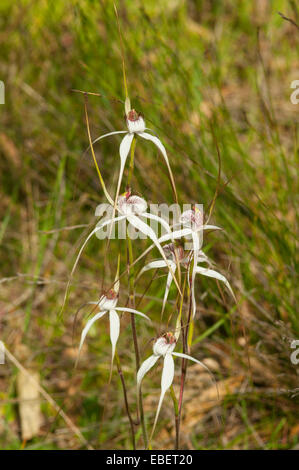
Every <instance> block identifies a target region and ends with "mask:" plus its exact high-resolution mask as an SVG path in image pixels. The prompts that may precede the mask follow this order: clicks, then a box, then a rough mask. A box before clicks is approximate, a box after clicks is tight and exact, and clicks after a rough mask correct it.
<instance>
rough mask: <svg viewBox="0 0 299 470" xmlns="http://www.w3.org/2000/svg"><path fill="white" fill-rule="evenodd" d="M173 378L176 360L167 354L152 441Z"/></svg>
mask: <svg viewBox="0 0 299 470" xmlns="http://www.w3.org/2000/svg"><path fill="white" fill-rule="evenodd" d="M173 378H174V360H173V357H172V355H171V354H166V355H165V357H164V364H163V371H162V378H161V395H160V399H159V403H158V408H157V412H156V417H155V421H154V426H153V430H152V433H151V437H150V441H151V438H152V437H153V434H154V432H155V428H156V424H157V421H158V417H159V414H160V410H161V405H162V402H163V399H164V396H165V393H166V392H167V390H168V389H169V387H170V386H171V384H172V382H173Z"/></svg>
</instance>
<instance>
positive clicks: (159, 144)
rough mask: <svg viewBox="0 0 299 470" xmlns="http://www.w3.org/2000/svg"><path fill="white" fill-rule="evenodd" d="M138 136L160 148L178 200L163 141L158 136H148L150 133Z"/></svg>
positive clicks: (142, 133)
mask: <svg viewBox="0 0 299 470" xmlns="http://www.w3.org/2000/svg"><path fill="white" fill-rule="evenodd" d="M138 135H139V136H140V137H142V138H143V139H145V140H150V141H151V142H153V144H155V145H156V147H158V149H159V150H160V152H161V153H162V155H163V157H164V160H165V163H166V165H167V169H168V172H169V176H170V180H171V184H172V187H173V190H174V192H175V195H176V198H177V194H176V189H175V184H174V179H173V174H172V171H171V168H170V164H169V160H168V156H167V153H166V150H165V147H164V145H163V144H162V142H161V140H160V139H158V137H156V136H154V135H151V134H148V132H139V133H138Z"/></svg>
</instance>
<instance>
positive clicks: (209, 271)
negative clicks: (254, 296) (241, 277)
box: [195, 266, 237, 302]
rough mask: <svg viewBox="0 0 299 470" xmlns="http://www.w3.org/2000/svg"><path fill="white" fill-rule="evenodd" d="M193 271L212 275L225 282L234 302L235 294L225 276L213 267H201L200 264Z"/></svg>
mask: <svg viewBox="0 0 299 470" xmlns="http://www.w3.org/2000/svg"><path fill="white" fill-rule="evenodd" d="M195 271H196V273H198V274H202V275H203V276H208V277H213V278H214V279H218V280H219V281H222V282H223V283H224V284H225V286H226V287H227V288H228V290H229V292H230V293H231V295H232V297H233V299H234V300H235V302H236V301H237V300H236V297H235V294H234V292H233V290H232V288H231V286H230V283H229V282H228V280H227V279H226V277H225V276H223V275H222V274H220V273H218V272H217V271H214V269H208V268H202V267H201V266H196V268H195Z"/></svg>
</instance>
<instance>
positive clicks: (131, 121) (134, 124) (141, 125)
mask: <svg viewBox="0 0 299 470" xmlns="http://www.w3.org/2000/svg"><path fill="white" fill-rule="evenodd" d="M126 120H127V126H128V130H129V132H130V134H132V133H134V132H144V131H145V122H144V119H143V117H142V115H141V114H139V113H137V111H135V109H131V110H130V111H129V112H128V113H127V114H126Z"/></svg>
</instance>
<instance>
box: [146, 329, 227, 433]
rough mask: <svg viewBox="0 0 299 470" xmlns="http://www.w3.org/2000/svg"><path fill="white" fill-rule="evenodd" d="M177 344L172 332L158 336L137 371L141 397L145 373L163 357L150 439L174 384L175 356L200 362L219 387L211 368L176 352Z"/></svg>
mask: <svg viewBox="0 0 299 470" xmlns="http://www.w3.org/2000/svg"><path fill="white" fill-rule="evenodd" d="M175 346H176V338H175V336H174V335H173V334H172V333H171V332H168V333H166V334H165V335H163V336H161V337H160V338H158V339H157V340H156V341H155V343H154V345H153V354H152V355H151V356H150V357H149V358H148V359H146V360H145V361H144V362H143V363H142V364H141V366H140V369H139V370H138V373H137V397H139V393H140V387H141V382H142V380H143V378H144V376H145V374H147V372H148V371H149V370H150V369H151V368H152V367H153V366H154V365H155V364H156V362H157V361H158V360H159V359H160V358H163V370H162V377H161V395H160V399H159V403H158V408H157V411H156V416H155V421H154V425H153V430H152V432H151V437H150V441H151V439H152V437H153V434H154V432H155V428H156V424H157V421H158V417H159V414H160V410H161V406H162V402H163V399H164V396H165V393H166V392H167V390H168V389H169V388H170V386H171V385H172V382H173V379H174V360H173V356H176V357H181V358H185V359H189V360H190V361H193V362H196V363H197V364H200V365H201V366H202V367H203V368H204V369H206V370H207V371H208V372H209V374H210V375H211V376H212V378H213V381H214V384H215V385H216V388H217V384H216V381H215V379H214V376H213V374H212V373H211V372H210V370H209V368H208V367H207V366H206V365H205V364H203V363H202V362H200V361H198V360H197V359H195V358H194V357H191V356H188V355H187V354H183V353H178V352H174V348H175ZM217 392H218V388H217Z"/></svg>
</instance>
